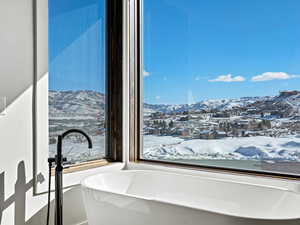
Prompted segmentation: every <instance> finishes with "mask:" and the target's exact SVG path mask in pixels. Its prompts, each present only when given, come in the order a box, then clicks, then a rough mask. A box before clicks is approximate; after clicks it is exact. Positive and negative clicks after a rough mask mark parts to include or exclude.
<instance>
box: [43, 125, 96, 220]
mask: <svg viewBox="0 0 300 225" xmlns="http://www.w3.org/2000/svg"><path fill="white" fill-rule="evenodd" d="M71 133H79V134H82V135H83V136H84V137H85V138H86V139H87V141H88V147H89V148H92V147H93V144H92V140H91V138H90V137H89V136H88V135H87V134H86V133H85V132H83V131H82V130H78V129H71V130H68V131H66V132H64V133H63V134H62V135H58V139H57V153H56V155H55V157H54V158H49V159H48V163H49V165H52V163H55V164H56V167H55V223H54V224H55V225H63V180H62V175H63V169H64V167H63V162H66V161H67V159H66V158H64V157H63V155H62V141H63V139H64V138H65V137H66V136H67V135H69V134H71ZM49 167H51V166H49ZM49 179H50V178H49ZM49 184H50V182H49ZM49 186H50V185H49ZM48 207H49V202H48ZM47 220H48V221H49V210H48V219H47ZM48 221H47V223H48Z"/></svg>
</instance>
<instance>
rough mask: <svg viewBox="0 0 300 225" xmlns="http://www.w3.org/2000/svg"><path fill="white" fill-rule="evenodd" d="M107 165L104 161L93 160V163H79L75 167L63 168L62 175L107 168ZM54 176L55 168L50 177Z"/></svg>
mask: <svg viewBox="0 0 300 225" xmlns="http://www.w3.org/2000/svg"><path fill="white" fill-rule="evenodd" d="M109 164H110V163H109V162H108V161H107V160H105V159H99V160H93V161H89V162H83V163H79V164H76V165H71V166H69V167H68V166H67V167H65V168H64V170H63V173H64V174H69V173H75V172H79V171H84V170H89V169H94V168H98V167H102V166H107V165H109ZM54 174H55V168H52V170H51V175H52V176H54Z"/></svg>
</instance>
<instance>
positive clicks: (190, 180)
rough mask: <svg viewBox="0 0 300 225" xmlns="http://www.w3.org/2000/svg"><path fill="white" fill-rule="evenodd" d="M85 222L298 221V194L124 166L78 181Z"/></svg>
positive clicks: (265, 224)
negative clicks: (86, 217) (124, 168)
mask: <svg viewBox="0 0 300 225" xmlns="http://www.w3.org/2000/svg"><path fill="white" fill-rule="evenodd" d="M82 191H83V198H84V203H85V208H86V212H87V216H88V222H89V225H299V224H300V195H299V194H298V193H296V192H293V191H289V190H286V189H280V188H275V187H269V186H258V185H251V184H247V183H238V182H230V181H224V180H218V179H212V178H201V177H198V176H190V175H180V174H176V173H168V172H160V171H144V170H128V171H119V172H111V173H104V174H99V175H95V176H91V177H89V178H87V179H85V180H83V181H82Z"/></svg>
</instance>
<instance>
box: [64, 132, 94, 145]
mask: <svg viewBox="0 0 300 225" xmlns="http://www.w3.org/2000/svg"><path fill="white" fill-rule="evenodd" d="M71 133H79V134H81V135H83V136H84V137H85V138H86V139H87V141H88V144H89V148H93V143H92V140H91V138H90V137H89V136H88V135H87V134H86V133H85V132H84V131H82V130H79V129H71V130H68V131H66V132H65V133H63V134H62V135H61V136H62V139H64V138H65V137H66V136H67V135H69V134H71Z"/></svg>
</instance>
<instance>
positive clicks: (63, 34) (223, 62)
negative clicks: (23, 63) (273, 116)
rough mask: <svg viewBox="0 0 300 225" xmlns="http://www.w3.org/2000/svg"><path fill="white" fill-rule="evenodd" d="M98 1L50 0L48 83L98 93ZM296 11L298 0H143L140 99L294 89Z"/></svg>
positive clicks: (299, 78) (298, 33) (299, 82)
mask: <svg viewBox="0 0 300 225" xmlns="http://www.w3.org/2000/svg"><path fill="white" fill-rule="evenodd" d="M103 6H104V5H103V0H84V1H82V0H50V28H49V31H50V33H49V43H50V57H49V65H50V68H49V71H50V79H49V81H50V84H49V85H50V89H59V90H78V89H91V90H97V91H101V92H104V91H105V88H104V87H105V85H104V83H105V78H104V77H105V76H104V74H105V70H104V23H103V15H104V13H103ZM299 11H300V1H299V0H251V1H242V0H210V1H199V0H144V67H145V76H144V85H143V86H144V99H145V102H148V103H171V104H177V103H193V102H197V101H200V100H203V99H215V98H235V97H242V96H265V95H276V94H277V93H278V92H279V91H280V90H286V89H298V90H299V89H300V88H299V87H300V63H299V62H300V48H299V47H300V45H299V44H298V42H299V40H300V26H299V25H300V14H299ZM99 53H100V54H99Z"/></svg>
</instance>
